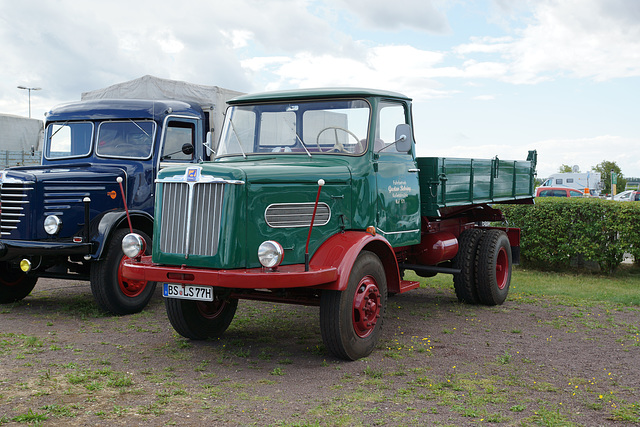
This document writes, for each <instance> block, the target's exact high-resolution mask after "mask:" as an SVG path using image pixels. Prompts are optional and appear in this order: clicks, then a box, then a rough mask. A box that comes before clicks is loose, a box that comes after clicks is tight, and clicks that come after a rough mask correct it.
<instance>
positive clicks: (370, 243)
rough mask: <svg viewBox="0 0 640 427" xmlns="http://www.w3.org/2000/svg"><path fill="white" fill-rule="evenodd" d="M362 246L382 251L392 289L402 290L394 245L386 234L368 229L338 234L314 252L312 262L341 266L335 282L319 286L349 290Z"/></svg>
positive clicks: (326, 265)
mask: <svg viewBox="0 0 640 427" xmlns="http://www.w3.org/2000/svg"><path fill="white" fill-rule="evenodd" d="M362 250H368V251H371V252H373V253H375V254H376V255H378V257H379V258H380V261H382V265H383V266H384V269H385V273H386V276H387V289H388V291H389V292H399V290H400V271H399V269H398V261H397V260H396V256H395V253H394V251H393V248H392V247H391V245H390V244H389V242H388V241H387V239H385V238H384V237H382V236H380V235H375V236H372V235H371V234H369V233H366V232H364V231H347V232H344V233H340V234H335V235H333V236H331V237H330V238H329V239H327V240H326V241H325V242H324V243H323V244H322V245H321V246H320V247H319V248H318V250H317V251H316V252H315V253H314V254H313V258H312V259H311V262H310V265H311V266H317V267H335V268H337V270H338V279H337V280H336V281H335V282H332V283H328V284H326V285H322V286H319V288H321V289H330V290H338V291H343V290H345V289H346V288H347V282H348V280H349V274H351V268H352V267H353V263H354V262H355V261H356V258H357V257H358V254H360V252H361V251H362Z"/></svg>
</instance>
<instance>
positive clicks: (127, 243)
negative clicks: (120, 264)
mask: <svg viewBox="0 0 640 427" xmlns="http://www.w3.org/2000/svg"><path fill="white" fill-rule="evenodd" d="M146 245H147V244H146V243H145V241H144V238H142V236H141V235H139V234H136V233H129V234H127V235H126V236H124V238H123V239H122V252H124V254H125V255H126V256H128V257H129V258H136V257H138V256H140V255H142V254H143V253H144V251H145V249H146Z"/></svg>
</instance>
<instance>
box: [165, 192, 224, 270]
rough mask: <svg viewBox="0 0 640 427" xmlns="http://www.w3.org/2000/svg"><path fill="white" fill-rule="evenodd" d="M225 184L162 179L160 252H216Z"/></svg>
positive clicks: (207, 253)
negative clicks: (165, 180) (163, 180)
mask: <svg viewBox="0 0 640 427" xmlns="http://www.w3.org/2000/svg"><path fill="white" fill-rule="evenodd" d="M225 185H226V184H225V183H220V182H216V183H211V182H197V183H186V182H164V183H163V184H162V211H161V215H162V216H161V224H162V225H161V228H160V251H161V252H164V253H170V254H184V255H185V258H186V257H188V256H189V255H204V256H213V255H215V254H217V253H218V239H219V235H220V220H221V216H222V201H223V196H224V190H225Z"/></svg>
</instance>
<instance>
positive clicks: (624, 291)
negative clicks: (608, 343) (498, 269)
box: [511, 267, 640, 306]
mask: <svg viewBox="0 0 640 427" xmlns="http://www.w3.org/2000/svg"><path fill="white" fill-rule="evenodd" d="M511 285H512V288H511V292H513V293H514V294H521V295H535V296H562V297H569V298H571V299H575V300H581V301H602V302H610V303H614V304H623V305H631V306H640V269H638V268H637V267H621V268H620V269H618V271H617V272H616V274H615V275H613V276H604V275H596V274H588V273H586V274H571V273H548V272H542V271H536V270H528V269H522V268H517V269H515V270H514V273H513V277H512V279H511Z"/></svg>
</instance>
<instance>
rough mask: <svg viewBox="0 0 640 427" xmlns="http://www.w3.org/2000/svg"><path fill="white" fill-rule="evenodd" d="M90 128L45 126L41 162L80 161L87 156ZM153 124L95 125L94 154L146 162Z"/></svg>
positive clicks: (80, 124) (89, 125) (81, 125)
mask: <svg viewBox="0 0 640 427" xmlns="http://www.w3.org/2000/svg"><path fill="white" fill-rule="evenodd" d="M93 130H94V124H93V123H91V122H64V123H51V124H49V125H48V126H47V132H46V138H45V149H44V155H45V158H47V159H50V160H56V159H68V158H73V157H84V156H88V155H89V154H90V153H91V145H92V142H93V132H94V131H93ZM155 130H156V124H155V122H153V121H151V120H135V121H134V120H122V121H108V122H102V123H100V124H99V125H98V132H97V133H98V136H97V141H98V144H97V147H96V153H97V154H98V155H99V156H102V157H117V158H136V159H146V158H149V157H150V156H151V149H152V145H153V139H154V135H155Z"/></svg>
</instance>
